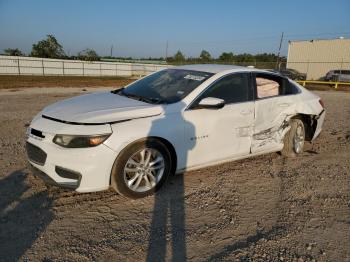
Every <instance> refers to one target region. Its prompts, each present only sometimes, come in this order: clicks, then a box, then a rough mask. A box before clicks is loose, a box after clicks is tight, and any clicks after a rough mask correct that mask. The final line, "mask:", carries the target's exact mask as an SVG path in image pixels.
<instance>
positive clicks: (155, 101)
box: [115, 88, 164, 104]
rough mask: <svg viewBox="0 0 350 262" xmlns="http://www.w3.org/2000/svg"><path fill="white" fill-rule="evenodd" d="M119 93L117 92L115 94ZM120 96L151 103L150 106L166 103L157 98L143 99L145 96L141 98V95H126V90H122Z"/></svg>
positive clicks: (119, 92) (119, 91)
mask: <svg viewBox="0 0 350 262" xmlns="http://www.w3.org/2000/svg"><path fill="white" fill-rule="evenodd" d="M115 93H117V92H115ZM118 94H120V95H122V96H126V97H128V98H132V99H135V100H138V101H142V102H146V103H149V104H161V103H164V101H163V100H162V99H160V98H155V97H150V98H148V97H143V96H139V95H136V94H130V93H126V92H124V88H123V89H121V90H118Z"/></svg>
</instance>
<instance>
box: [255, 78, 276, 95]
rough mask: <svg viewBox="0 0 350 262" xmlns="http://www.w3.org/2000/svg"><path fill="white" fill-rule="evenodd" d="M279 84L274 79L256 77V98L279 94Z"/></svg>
mask: <svg viewBox="0 0 350 262" xmlns="http://www.w3.org/2000/svg"><path fill="white" fill-rule="evenodd" d="M279 90H280V84H279V83H278V82H277V81H276V80H272V79H268V78H266V77H260V76H258V77H256V91H257V92H256V93H257V97H258V98H265V97H270V96H278V95H279V94H280V91H279Z"/></svg>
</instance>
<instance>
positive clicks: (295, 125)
mask: <svg viewBox="0 0 350 262" xmlns="http://www.w3.org/2000/svg"><path fill="white" fill-rule="evenodd" d="M290 127H291V128H290V130H289V131H288V132H287V134H286V135H285V137H284V147H283V149H282V151H281V153H282V155H284V156H288V157H295V156H297V155H300V154H301V153H303V149H304V143H305V126H304V123H303V121H302V120H300V119H292V120H291V122H290Z"/></svg>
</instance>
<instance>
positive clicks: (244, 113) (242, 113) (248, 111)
mask: <svg viewBox="0 0 350 262" xmlns="http://www.w3.org/2000/svg"><path fill="white" fill-rule="evenodd" d="M252 112H253V111H252V110H250V109H246V110H242V111H241V115H249V114H251V113H252Z"/></svg>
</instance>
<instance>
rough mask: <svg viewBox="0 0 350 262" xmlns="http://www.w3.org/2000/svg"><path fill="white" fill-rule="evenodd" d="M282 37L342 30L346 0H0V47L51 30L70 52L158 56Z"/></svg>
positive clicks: (267, 45)
mask: <svg viewBox="0 0 350 262" xmlns="http://www.w3.org/2000/svg"><path fill="white" fill-rule="evenodd" d="M282 32H284V33H285V35H286V37H285V41H284V42H283V47H282V53H283V54H286V53H287V49H288V40H301V39H317V38H334V37H340V36H344V37H347V38H350V1H349V0H332V1H329V0H328V1H325V0H317V1H316V0H314V1H313V0H309V1H307V0H303V1H302V0H293V1H287V0H285V1H282V0H264V1H262V0H249V1H234V0H232V1H228V0H227V1H224V0H221V1H220V0H211V1H206V0H192V1H190V0H187V1H184V0H173V1H167V0H148V1H141V0H139V1H138V0H133V1H130V0H129V1H126V0H119V1H118V0H115V1H112V0H99V1H98V0H56V1H51V0H31V1H30V0H0V50H1V51H2V50H3V49H4V48H8V47H11V48H12V47H18V48H20V49H21V50H23V51H24V52H27V53H28V52H30V50H31V46H32V44H33V43H35V42H37V41H38V40H41V39H43V38H45V36H46V35H47V34H53V35H55V36H56V37H57V39H58V40H59V42H60V43H61V44H62V45H63V47H64V49H65V51H66V52H67V53H68V54H70V55H72V54H76V53H77V52H78V51H81V50H83V49H85V48H93V49H95V50H96V51H97V52H98V53H99V54H100V55H108V54H109V53H110V47H111V45H113V46H114V51H113V55H115V56H133V57H149V56H154V57H160V56H164V54H165V47H166V42H167V41H168V43H169V48H168V53H169V55H172V54H174V53H175V52H176V51H177V50H179V49H180V50H181V51H182V52H183V53H184V54H185V55H186V56H198V55H199V53H200V51H201V50H202V49H206V50H208V51H209V52H210V53H211V54H212V55H213V56H218V55H220V53H222V52H223V51H230V52H234V53H236V54H238V53H243V52H248V53H259V52H277V49H278V44H279V38H280V35H281V33H282Z"/></svg>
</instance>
